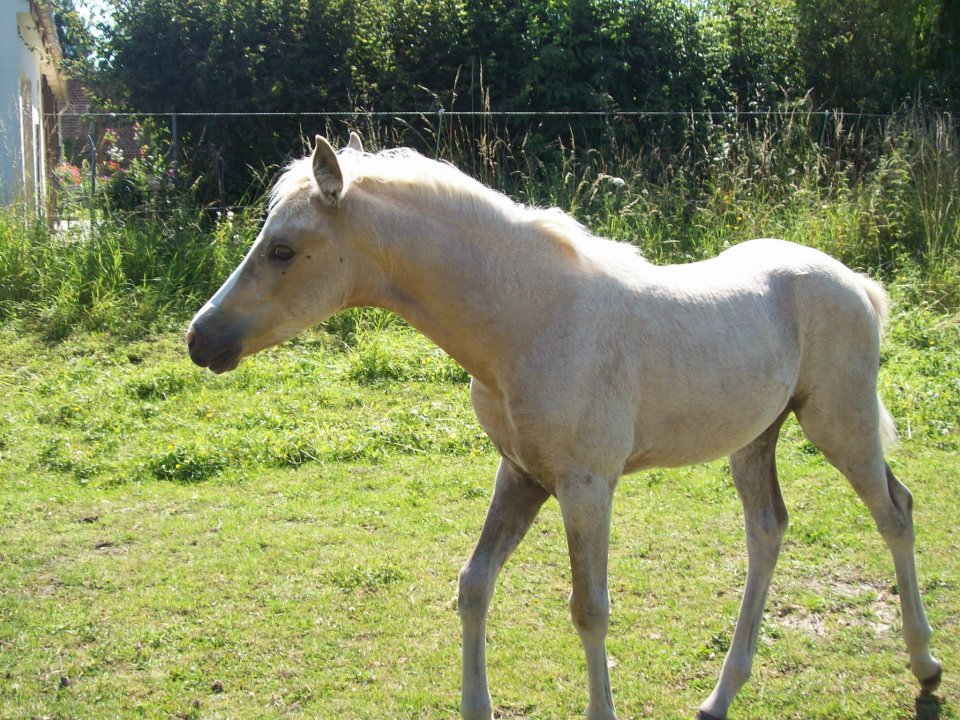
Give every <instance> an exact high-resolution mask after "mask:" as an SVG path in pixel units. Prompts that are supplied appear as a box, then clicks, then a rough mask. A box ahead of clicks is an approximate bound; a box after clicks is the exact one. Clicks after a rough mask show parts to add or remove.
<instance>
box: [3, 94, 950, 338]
mask: <svg viewBox="0 0 960 720" xmlns="http://www.w3.org/2000/svg"><path fill="white" fill-rule="evenodd" d="M447 122H448V124H447V125H445V126H443V127H438V126H430V125H429V124H428V125H427V126H426V129H422V130H421V131H420V132H421V133H422V135H423V139H424V140H425V141H426V142H428V143H434V142H435V141H436V148H437V149H438V151H439V154H440V155H442V156H443V157H444V158H446V159H449V160H450V161H452V162H454V163H455V164H457V165H458V166H460V167H462V168H463V169H465V170H467V171H468V172H472V173H473V174H474V175H476V176H478V177H479V178H480V179H482V180H483V181H484V182H486V183H488V184H490V185H492V186H494V187H496V188H498V189H500V190H503V191H504V192H506V193H508V194H509V195H511V196H512V197H514V198H516V199H518V200H520V201H522V202H525V203H528V204H533V205H555V206H558V207H561V208H563V209H565V210H567V211H569V212H571V213H573V214H574V215H576V216H577V217H578V218H579V219H580V220H581V221H583V222H584V223H585V224H587V225H588V226H589V227H590V228H591V229H592V230H593V231H594V232H596V233H597V234H600V235H605V236H608V237H612V238H614V239H617V240H622V241H626V242H631V243H635V244H636V245H638V246H639V247H640V248H641V249H642V250H643V252H644V253H645V254H646V255H647V256H648V257H649V258H650V259H651V260H653V261H656V262H685V261H691V260H697V259H701V258H704V257H708V256H711V255H714V254H716V253H717V252H719V251H721V250H722V249H723V248H724V247H727V246H729V245H731V244H734V243H736V242H739V241H742V240H745V239H748V238H751V237H761V236H778V237H783V238H787V239H790V240H794V241H797V242H800V243H804V244H807V245H813V246H815V247H819V248H821V249H823V250H825V251H826V252H828V253H830V254H832V255H834V256H835V257H837V258H839V259H840V260H842V261H843V262H845V263H847V264H848V265H851V266H852V267H855V268H857V269H860V270H863V271H867V272H871V273H873V274H879V275H882V276H884V278H885V279H887V280H888V281H891V280H893V281H896V280H897V279H899V278H908V279H909V283H910V286H911V288H912V292H914V294H915V295H916V297H917V299H919V300H922V301H924V302H929V303H939V304H942V305H945V306H946V307H948V308H956V307H958V306H960V223H958V220H957V215H958V210H960V144H958V128H957V124H956V121H955V119H954V118H953V117H951V116H949V115H925V114H923V113H920V112H913V113H907V114H905V115H903V116H901V117H897V118H892V119H889V120H888V121H886V122H885V123H884V125H883V126H882V127H871V126H869V125H865V124H864V123H862V122H861V123H847V122H845V121H844V120H843V119H842V118H841V119H838V118H835V117H832V116H827V117H824V116H823V115H822V114H819V113H813V112H811V111H810V109H809V107H808V106H806V105H804V104H803V103H799V104H797V105H794V106H790V107H786V108H785V109H784V110H782V111H780V112H777V113H772V114H770V115H768V116H765V117H761V118H757V117H750V118H740V117H736V116H729V117H723V118H717V119H712V118H710V119H708V118H703V117H698V118H692V119H691V120H690V128H689V132H688V134H687V138H688V139H687V142H686V144H685V145H684V146H683V147H681V148H680V149H679V150H678V151H676V152H674V153H673V154H672V155H671V156H670V157H667V156H666V153H665V152H664V153H661V152H659V151H656V150H646V151H636V152H635V151H631V150H630V148H629V147H626V146H625V145H624V143H622V142H619V141H618V140H617V138H616V129H613V130H611V134H610V135H609V136H604V137H601V138H598V145H597V146H596V147H582V146H580V145H578V144H577V142H576V138H577V135H576V134H575V133H573V132H571V133H570V135H569V136H568V137H566V138H560V139H558V140H557V141H555V142H553V143H551V144H550V145H549V146H545V145H544V144H543V142H542V138H538V137H535V136H534V135H533V134H531V133H527V134H524V135H519V136H516V135H511V134H510V131H509V130H508V129H507V128H506V127H502V126H501V127H497V126H496V125H495V124H494V123H492V122H491V121H488V120H486V119H485V120H483V122H482V123H481V126H480V127H479V130H478V129H477V128H475V127H469V126H467V125H466V124H465V123H463V124H459V125H456V124H453V123H452V122H450V121H447ZM471 122H473V121H471ZM366 129H367V130H368V138H367V145H368V146H372V147H373V148H374V149H376V147H377V146H378V144H383V145H390V144H392V141H391V139H390V138H391V136H390V133H389V132H387V131H385V130H383V129H378V128H375V127H372V128H366ZM371 139H372V142H371ZM195 204H196V203H195V202H193V201H192V198H190V197H185V198H184V199H183V202H182V203H181V205H182V206H183V207H190V206H192V205H195ZM97 218H98V219H97V222H96V224H95V225H93V226H90V225H89V224H83V223H74V224H73V225H71V226H70V227H69V228H67V229H65V230H58V231H53V230H51V229H49V228H47V227H46V226H44V225H42V224H40V223H37V222H28V221H25V220H24V219H23V218H22V217H20V216H18V215H17V214H16V213H15V212H14V211H13V210H9V209H8V210H4V211H0V318H14V319H17V320H18V321H21V322H26V323H30V324H33V325H34V326H36V327H39V328H41V329H42V331H43V332H44V333H45V334H46V335H48V336H50V337H62V336H64V335H66V334H68V333H69V332H70V331H71V330H73V329H75V328H88V329H108V330H111V331H114V332H120V333H124V334H127V335H136V334H138V333H140V332H143V331H144V330H149V329H151V328H155V327H157V326H163V325H167V324H170V323H182V322H183V321H184V319H185V318H186V317H187V316H188V315H189V313H190V312H192V310H193V309H195V308H196V307H197V306H198V304H199V303H201V302H202V301H203V300H204V299H205V298H206V297H208V296H209V295H210V293H211V292H212V291H213V290H214V289H215V288H216V286H217V285H218V284H219V283H220V282H221V281H222V279H223V278H224V277H225V276H226V275H227V274H228V273H229V271H230V269H231V268H232V267H233V266H234V265H235V264H236V263H237V262H238V261H239V259H240V257H241V255H242V253H243V252H244V250H245V248H246V247H247V246H248V245H249V243H250V242H251V240H252V238H253V237H254V236H255V233H256V231H257V226H258V223H259V219H260V212H259V210H258V209H257V208H256V207H253V208H251V209H250V210H248V211H245V212H240V213H239V214H237V215H236V216H233V217H231V218H229V219H222V218H221V219H219V220H213V219H211V218H210V216H209V215H208V214H207V213H205V212H204V211H189V210H182V211H174V212H173V213H172V214H169V215H157V214H153V215H151V216H146V217H144V216H142V215H139V214H137V213H136V212H124V211H119V210H111V208H110V207H109V205H108V206H107V207H104V208H103V209H102V210H101V212H100V213H98V216H97ZM370 318H372V322H374V323H382V322H384V319H383V317H381V316H379V315H366V314H363V313H360V314H353V315H348V316H344V317H342V318H340V319H339V320H338V321H337V322H336V323H335V324H334V326H333V327H334V331H335V332H336V333H337V334H338V335H340V336H341V338H342V339H343V341H344V342H345V343H346V344H347V345H351V344H353V339H354V338H355V336H356V334H357V331H358V328H361V329H362V327H363V325H364V323H366V322H369V321H370Z"/></svg>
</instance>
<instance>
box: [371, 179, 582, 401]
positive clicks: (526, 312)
mask: <svg viewBox="0 0 960 720" xmlns="http://www.w3.org/2000/svg"><path fill="white" fill-rule="evenodd" d="M358 189H359V188H358ZM442 205H444V207H440V206H441V203H430V202H427V203H424V202H422V201H420V202H414V201H410V199H409V198H406V199H405V198H403V197H402V196H400V195H391V194H388V193H384V192H383V191H382V190H380V191H379V192H377V193H376V194H374V193H370V194H367V193H364V197H363V198H362V202H358V203H357V207H356V210H357V212H355V220H356V222H355V225H354V226H355V227H356V228H357V229H358V233H357V240H358V241H360V238H361V237H362V238H365V239H366V243H367V245H366V253H367V254H368V257H369V260H370V261H371V265H372V266H374V267H376V269H377V271H378V272H376V273H375V274H371V275H369V276H367V278H366V282H364V283H363V285H364V290H363V291H362V293H361V294H362V297H358V298H357V299H356V304H369V305H376V306H379V307H384V308H387V309H389V310H392V311H393V312H396V313H397V314H398V315H400V316H401V317H403V318H404V319H405V320H407V321H408V322H409V323H410V324H411V325H413V326H414V327H416V328H417V329H418V330H420V331H421V332H422V333H424V334H425V335H426V336H427V337H429V338H431V339H432V340H433V341H434V342H436V343H437V344H438V345H439V346H440V347H442V348H443V349H444V350H446V351H447V353H449V354H450V355H451V356H452V357H453V358H454V359H455V360H457V362H459V363H460V364H461V365H462V366H463V367H464V368H465V369H466V370H467V371H468V372H469V373H470V374H471V375H473V376H474V377H476V378H478V379H480V380H481V381H483V382H485V383H486V384H489V385H491V386H494V387H495V386H496V385H497V384H498V382H497V377H498V376H499V373H500V370H501V369H503V368H504V367H507V366H509V365H510V360H511V358H512V357H514V356H515V354H516V352H517V348H518V347H519V344H520V343H521V342H522V341H523V340H524V339H525V338H528V337H529V336H530V334H531V333H534V332H536V330H537V327H538V324H539V321H540V318H539V317H538V309H542V308H543V307H544V306H545V305H548V304H549V303H550V302H551V301H552V298H553V297H554V293H555V292H556V289H557V288H558V287H563V286H564V285H566V284H567V283H566V282H565V281H563V280H561V279H560V276H561V275H562V274H566V275H569V272H570V267H569V257H568V258H562V257H557V258H551V257H550V255H551V254H552V252H556V253H559V254H561V255H562V253H563V250H562V249H560V248H555V249H550V246H551V244H554V243H551V242H550V241H549V240H545V239H544V238H537V237H530V235H536V233H535V232H534V231H533V230H532V229H531V228H529V227H525V226H523V225H522V224H516V223H511V221H510V219H509V218H507V217H504V216H500V215H498V212H497V209H496V208H484V207H482V206H478V207H475V206H473V205H472V204H470V203H464V204H463V205H462V206H459V207H454V208H453V209H452V210H451V209H450V208H449V207H448V205H449V203H442ZM361 206H362V207H361ZM511 231H512V232H511ZM564 260H566V263H564Z"/></svg>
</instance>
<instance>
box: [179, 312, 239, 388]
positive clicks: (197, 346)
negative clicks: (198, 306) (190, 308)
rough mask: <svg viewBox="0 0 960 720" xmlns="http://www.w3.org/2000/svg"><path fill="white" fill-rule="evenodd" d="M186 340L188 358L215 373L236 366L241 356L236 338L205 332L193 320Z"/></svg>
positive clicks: (227, 370)
mask: <svg viewBox="0 0 960 720" xmlns="http://www.w3.org/2000/svg"><path fill="white" fill-rule="evenodd" d="M186 342H187V349H188V350H189V351H190V359H191V360H193V362H194V363H196V364H197V365H199V366H200V367H205V368H209V369H210V370H211V371H212V372H214V373H216V374H217V375H219V374H221V373H225V372H229V371H230V370H233V369H234V368H236V367H237V365H239V364H240V359H241V358H242V357H243V351H242V348H241V347H240V343H239V341H238V340H236V339H235V338H230V337H229V336H228V335H227V334H225V333H211V332H205V331H204V330H203V329H202V328H200V327H198V326H197V323H195V322H194V323H192V324H191V325H190V329H189V330H187V336H186Z"/></svg>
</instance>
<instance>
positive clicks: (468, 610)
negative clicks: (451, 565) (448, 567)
mask: <svg viewBox="0 0 960 720" xmlns="http://www.w3.org/2000/svg"><path fill="white" fill-rule="evenodd" d="M489 604H490V572H489V571H488V570H486V569H484V568H482V567H481V568H478V567H477V566H476V565H475V564H472V563H469V562H468V563H467V564H466V565H464V566H463V569H462V570H461V571H460V588H459V594H458V595H457V611H458V612H459V613H460V618H461V620H463V621H464V622H466V621H467V620H471V619H479V618H482V617H483V616H484V615H486V612H487V607H488V606H489Z"/></svg>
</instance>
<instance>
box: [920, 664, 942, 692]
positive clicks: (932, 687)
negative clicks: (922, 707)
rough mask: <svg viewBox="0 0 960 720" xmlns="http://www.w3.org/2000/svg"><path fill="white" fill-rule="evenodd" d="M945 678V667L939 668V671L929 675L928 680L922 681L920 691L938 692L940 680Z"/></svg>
mask: <svg viewBox="0 0 960 720" xmlns="http://www.w3.org/2000/svg"><path fill="white" fill-rule="evenodd" d="M941 680H943V668H942V667H941V668H938V669H937V672H936V673H935V674H934V675H933V676H931V677H928V678H927V679H926V680H921V681H920V692H921V693H922V694H924V695H932V694H933V693H934V692H936V690H937V688H938V687H940V681H941Z"/></svg>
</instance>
